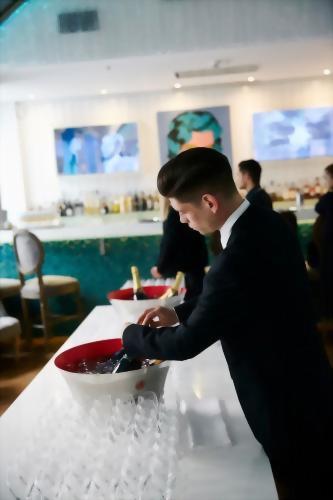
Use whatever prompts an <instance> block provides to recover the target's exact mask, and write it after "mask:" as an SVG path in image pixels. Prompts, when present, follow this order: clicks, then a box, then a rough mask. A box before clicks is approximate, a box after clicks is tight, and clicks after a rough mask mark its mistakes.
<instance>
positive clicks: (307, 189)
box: [303, 182, 310, 200]
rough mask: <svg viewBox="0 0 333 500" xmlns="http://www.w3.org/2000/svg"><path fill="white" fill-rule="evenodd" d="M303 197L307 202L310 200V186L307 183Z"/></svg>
mask: <svg viewBox="0 0 333 500" xmlns="http://www.w3.org/2000/svg"><path fill="white" fill-rule="evenodd" d="M303 195H304V199H305V200H308V199H309V198H310V186H309V184H308V183H307V182H306V183H305V184H304V187H303Z"/></svg>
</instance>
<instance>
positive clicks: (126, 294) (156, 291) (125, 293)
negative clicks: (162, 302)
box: [108, 285, 170, 300]
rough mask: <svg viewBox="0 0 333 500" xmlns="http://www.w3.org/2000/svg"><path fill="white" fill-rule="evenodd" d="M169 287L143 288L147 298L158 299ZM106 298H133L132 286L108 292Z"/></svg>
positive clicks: (153, 286) (154, 286)
mask: <svg viewBox="0 0 333 500" xmlns="http://www.w3.org/2000/svg"><path fill="white" fill-rule="evenodd" d="M169 288H170V287H169V286H167V285H152V286H144V287H143V290H144V292H145V294H146V295H147V297H148V298H149V299H158V298H159V297H161V295H163V293H164V292H166V291H167V290H168V289H169ZM108 299H109V300H112V299H120V300H133V288H124V289H123V290H113V291H112V292H110V293H108Z"/></svg>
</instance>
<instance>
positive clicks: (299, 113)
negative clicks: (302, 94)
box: [253, 108, 333, 161]
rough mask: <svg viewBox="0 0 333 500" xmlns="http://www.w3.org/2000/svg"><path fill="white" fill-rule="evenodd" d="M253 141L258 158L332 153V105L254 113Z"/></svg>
mask: <svg viewBox="0 0 333 500" xmlns="http://www.w3.org/2000/svg"><path fill="white" fill-rule="evenodd" d="M253 140H254V156H255V158H256V159H257V160H259V161H260V160H289V159H292V158H311V157H313V156H333V108H305V109H289V110H282V111H268V112H265V113H255V114H254V115H253Z"/></svg>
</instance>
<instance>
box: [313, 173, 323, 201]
mask: <svg viewBox="0 0 333 500" xmlns="http://www.w3.org/2000/svg"><path fill="white" fill-rule="evenodd" d="M315 181H316V183H315V186H314V190H315V197H316V198H320V196H321V191H322V188H321V185H320V180H319V177H316V178H315Z"/></svg>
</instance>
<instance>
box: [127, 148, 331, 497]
mask: <svg viewBox="0 0 333 500" xmlns="http://www.w3.org/2000/svg"><path fill="white" fill-rule="evenodd" d="M158 188H159V191H160V193H161V194H162V195H163V196H166V197H168V198H169V199H170V201H171V205H172V206H173V208H174V209H175V210H177V211H178V212H179V216H180V220H181V221H182V222H183V223H186V224H188V225H189V226H190V227H192V228H193V229H196V230H197V231H199V232H200V233H202V234H206V233H211V232H212V231H214V230H216V229H219V230H220V232H221V242H222V246H223V248H224V250H223V251H222V253H221V254H220V255H218V256H217V257H216V258H215V260H214V262H213V264H212V266H211V269H210V271H209V272H208V274H207V275H206V277H205V280H204V287H203V291H202V294H201V295H200V297H199V298H198V300H196V301H192V302H191V301H189V302H187V303H185V304H182V305H180V306H178V307H177V308H176V309H175V310H170V309H167V308H163V307H162V308H158V309H154V310H148V311H146V312H145V313H144V314H143V315H142V317H141V318H139V322H142V323H143V324H142V325H133V324H132V325H129V326H127V327H126V328H125V330H124V333H123V343H124V347H125V349H126V352H127V353H128V355H129V356H133V357H144V358H159V359H171V360H184V359H188V358H192V357H194V356H196V355H197V354H199V353H200V352H201V351H203V350H204V349H206V348H207V347H209V346H210V345H211V344H213V343H214V342H216V341H217V340H220V341H221V344H222V349H223V352H224V355H225V357H226V359H227V362H228V365H229V369H230V374H231V377H232V379H233V382H234V385H235V388H236V391H237V395H238V398H239V401H240V403H241V405H242V408H243V411H244V414H245V416H246V418H247V420H248V423H249V425H250V427H251V429H252V431H253V433H254V435H255V437H256V438H257V440H258V441H259V442H260V443H261V444H262V446H263V448H264V450H265V452H266V453H267V456H268V457H269V460H270V463H271V466H272V471H273V476H274V479H275V482H276V485H277V490H278V493H279V498H280V499H288V500H290V499H293V500H298V499H299V500H301V499H302V500H303V499H308V498H309V499H310V498H311V500H325V499H327V500H328V499H329V498H333V489H332V481H329V479H328V478H329V476H330V473H329V470H330V459H329V454H330V452H331V443H332V438H331V428H332V427H333V425H332V372H331V368H330V366H329V363H328V360H327V358H326V355H325V352H324V349H323V346H322V344H321V341H320V338H319V337H318V335H317V334H316V332H315V328H314V322H313V318H312V314H311V306H310V299H309V293H308V283H307V276H306V270H305V266H304V262H303V258H302V256H301V253H300V250H299V246H298V244H297V241H296V239H295V235H294V234H293V233H292V231H290V229H289V228H288V226H287V224H285V222H284V220H283V219H282V218H281V216H280V215H279V214H277V213H275V212H273V211H270V210H263V209H261V208H258V207H256V206H255V205H252V204H250V203H249V202H248V201H247V200H244V199H243V198H242V197H241V196H240V195H239V193H238V191H237V189H236V186H235V184H234V181H233V178H232V171H231V167H230V164H229V162H228V159H227V158H226V157H225V156H224V155H222V154H220V153H218V152H217V151H214V150H212V149H207V148H195V149H191V150H188V151H185V152H183V153H181V154H179V155H178V156H177V157H176V158H173V159H172V160H170V161H169V162H168V163H167V164H166V165H164V166H163V167H162V169H161V170H160V172H159V174H158ZM187 251H189V249H184V252H187ZM156 317H157V318H158V321H153V320H154V319H155V320H156ZM178 320H179V322H180V325H179V326H176V327H174V326H171V325H174V324H175V323H176V322H177V321H178ZM156 326H160V328H156ZM217 383H218V381H217Z"/></svg>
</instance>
